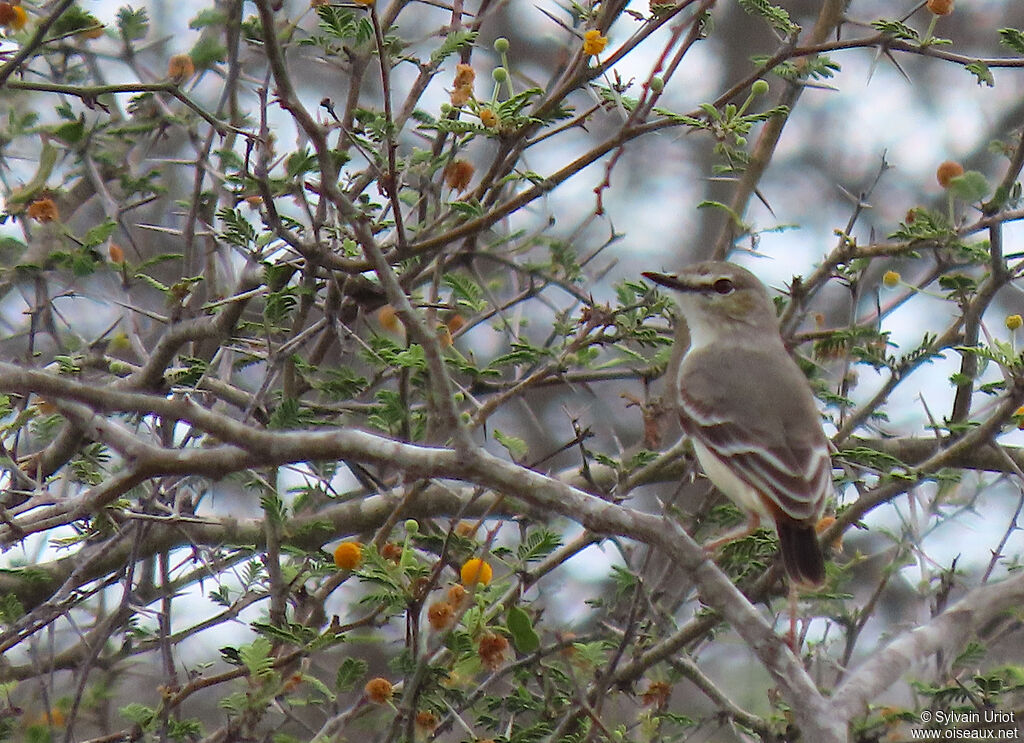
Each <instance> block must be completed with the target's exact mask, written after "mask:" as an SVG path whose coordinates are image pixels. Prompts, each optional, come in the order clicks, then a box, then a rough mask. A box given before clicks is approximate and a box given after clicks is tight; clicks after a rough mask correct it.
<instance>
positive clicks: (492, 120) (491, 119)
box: [480, 108, 498, 129]
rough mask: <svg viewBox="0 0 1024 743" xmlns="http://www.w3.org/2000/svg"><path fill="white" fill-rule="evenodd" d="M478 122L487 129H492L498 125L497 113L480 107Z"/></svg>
mask: <svg viewBox="0 0 1024 743" xmlns="http://www.w3.org/2000/svg"><path fill="white" fill-rule="evenodd" d="M480 123H481V124H483V125H484V126H486V127H487V128H488V129H493V128H494V127H496V126H497V125H498V115H497V114H496V113H494V111H492V110H491V109H489V108H482V109H480Z"/></svg>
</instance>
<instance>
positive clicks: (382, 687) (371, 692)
mask: <svg viewBox="0 0 1024 743" xmlns="http://www.w3.org/2000/svg"><path fill="white" fill-rule="evenodd" d="M363 693H365V694H366V698H367V699H369V700H370V701H371V702H373V703H374V704H384V703H385V702H390V701H391V697H392V696H394V693H395V689H394V687H393V686H392V685H391V682H390V681H388V680H387V679H385V678H375V679H370V680H369V681H367V682H366V686H364V687H363Z"/></svg>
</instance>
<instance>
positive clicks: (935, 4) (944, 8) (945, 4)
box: [928, 0, 953, 15]
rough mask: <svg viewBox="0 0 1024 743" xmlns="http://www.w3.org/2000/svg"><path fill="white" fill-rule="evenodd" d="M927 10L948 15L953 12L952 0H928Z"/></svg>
mask: <svg viewBox="0 0 1024 743" xmlns="http://www.w3.org/2000/svg"><path fill="white" fill-rule="evenodd" d="M928 10H930V11H931V12H932V13H934V14H935V15H949V14H950V13H952V12H953V0H928Z"/></svg>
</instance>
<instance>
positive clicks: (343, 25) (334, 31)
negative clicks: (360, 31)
mask: <svg viewBox="0 0 1024 743" xmlns="http://www.w3.org/2000/svg"><path fill="white" fill-rule="evenodd" d="M316 14H317V16H319V17H320V23H319V26H320V30H321V31H323V32H324V33H326V34H329V35H330V36H333V37H334V38H336V39H350V38H352V37H354V36H355V35H356V30H357V28H356V22H355V15H354V14H353V13H352V11H350V10H346V9H345V8H342V7H340V6H337V5H320V6H317V9H316Z"/></svg>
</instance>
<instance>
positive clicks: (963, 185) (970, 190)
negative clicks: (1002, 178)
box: [949, 170, 992, 204]
mask: <svg viewBox="0 0 1024 743" xmlns="http://www.w3.org/2000/svg"><path fill="white" fill-rule="evenodd" d="M949 190H950V191H951V192H952V193H953V194H954V195H955V196H956V197H957V198H958V199H960V200H962V201H966V202H967V203H968V204H974V203H976V202H978V201H981V200H982V199H984V198H985V197H986V196H988V194H989V192H990V191H991V190H992V188H991V187H990V186H989V184H988V181H987V180H986V179H985V176H984V175H982V174H981V173H979V172H978V171H977V170H968V171H967V172H966V173H963V174H961V175H958V176H956V177H955V178H951V179H950V181H949Z"/></svg>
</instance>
